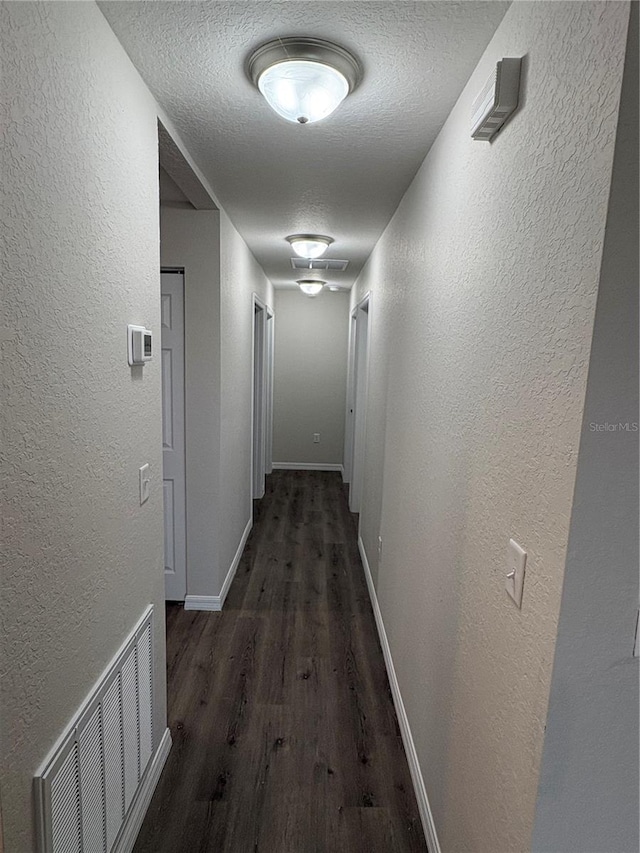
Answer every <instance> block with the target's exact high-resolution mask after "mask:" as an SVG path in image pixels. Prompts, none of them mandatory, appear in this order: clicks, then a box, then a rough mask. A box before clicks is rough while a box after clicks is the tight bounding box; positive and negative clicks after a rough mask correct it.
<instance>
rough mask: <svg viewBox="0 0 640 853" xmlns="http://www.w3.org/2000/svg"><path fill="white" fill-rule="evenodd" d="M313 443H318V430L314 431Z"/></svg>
mask: <svg viewBox="0 0 640 853" xmlns="http://www.w3.org/2000/svg"><path fill="white" fill-rule="evenodd" d="M313 443H314V444H320V433H319V432H314V434H313Z"/></svg>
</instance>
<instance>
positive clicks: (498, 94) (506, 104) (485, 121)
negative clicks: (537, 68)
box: [471, 57, 521, 142]
mask: <svg viewBox="0 0 640 853" xmlns="http://www.w3.org/2000/svg"><path fill="white" fill-rule="evenodd" d="M520 66H521V59H519V58H518V57H505V58H504V59H501V60H500V62H498V64H497V65H496V67H495V70H494V71H493V73H492V74H491V76H490V77H489V79H488V80H487V82H486V83H485V85H484V87H483V88H482V91H481V92H480V94H479V95H478V96H477V98H476V99H475V101H474V102H473V105H472V107H471V136H472V137H473V138H474V139H480V140H484V141H486V142H489V141H490V140H491V139H492V137H493V136H495V135H496V133H497V132H498V131H499V130H500V128H501V127H502V125H503V124H504V123H505V121H506V120H507V119H508V118H509V116H510V115H511V113H513V112H514V110H515V109H516V107H517V106H518V94H519V89H520Z"/></svg>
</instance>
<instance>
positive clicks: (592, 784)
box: [533, 3, 639, 853]
mask: <svg viewBox="0 0 640 853" xmlns="http://www.w3.org/2000/svg"><path fill="white" fill-rule="evenodd" d="M634 11H635V17H634V18H632V19H631V24H630V27H629V44H628V49H627V60H626V64H625V74H624V84H623V90H622V100H621V104H620V118H619V123H618V135H617V138H616V153H615V160H614V166H613V180H612V185H611V196H610V200H609V215H608V218H607V233H606V237H605V244H604V254H603V259H602V272H601V276H600V288H599V291H598V302H597V308H596V321H595V329H594V335H593V343H592V346H591V360H590V364H589V381H588V384H587V397H586V404H585V411H584V419H583V424H582V438H581V441H580V453H579V456H578V476H577V480H576V491H575V499H574V506H573V513H572V517H571V530H570V534H569V548H568V555H567V566H566V569H565V577H564V588H563V592H562V607H561V610H560V622H559V628H558V641H557V644H556V655H555V663H554V668H553V681H552V687H551V698H550V702H549V713H548V716H547V734H546V739H545V749H544V755H543V762H542V770H541V775H540V788H539V792H538V807H537V810H536V823H535V832H534V843H533V849H534V850H536V851H540V853H543V851H549V850H553V851H563V853H565V851H569V853H572V851H580V853H601V851H603V850H606V851H608V853H629V851H635V850H638V847H639V844H638V840H639V839H638V802H639V798H638V767H639V763H638V659H637V658H633V657H632V648H633V640H634V634H635V627H636V615H637V607H638V432H637V429H638V198H639V195H638V6H637V3H636V4H634ZM607 424H608V425H609V427H606V425H607ZM619 424H625V425H626V424H629V427H630V431H627V430H625V429H620V428H619V427H618V425H619ZM634 424H635V430H634Z"/></svg>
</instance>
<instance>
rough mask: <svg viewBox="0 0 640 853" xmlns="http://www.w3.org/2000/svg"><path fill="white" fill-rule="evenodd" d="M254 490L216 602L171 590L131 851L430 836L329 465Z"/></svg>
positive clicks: (409, 846)
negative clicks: (147, 792)
mask: <svg viewBox="0 0 640 853" xmlns="http://www.w3.org/2000/svg"><path fill="white" fill-rule="evenodd" d="M256 506H257V510H256V517H255V523H254V527H253V531H252V534H251V537H250V539H249V541H248V543H247V547H246V549H245V552H244V555H243V557H242V561H241V563H240V566H239V568H238V572H237V574H236V578H235V580H234V582H233V584H232V587H231V590H230V593H229V596H228V598H227V601H226V603H225V606H224V611H223V612H222V613H203V612H193V611H185V610H183V609H182V607H181V606H179V605H169V608H168V614H167V619H168V624H167V668H168V681H169V686H168V693H169V725H170V727H171V734H172V737H173V742H174V745H173V749H172V751H171V754H170V756H169V759H168V761H167V764H166V767H165V770H164V773H163V775H162V778H161V780H160V783H159V785H158V787H157V789H156V793H155V796H154V798H153V801H152V803H151V806H150V808H149V811H148V813H147V817H146V820H145V822H144V825H143V827H142V830H141V832H140V835H139V837H138V841H137V844H136V847H135V853H152V852H153V853H162V851H166V853H180V851H184V853H187V851H189V853H191V851H194V853H195V851H202V853H204V852H205V851H227V853H249V851H256V853H262V851H266V852H267V853H312V851H315V853H339V852H340V851H349V853H358V851H362V853H375V851H385V853H391V851H398V853H400V851H402V853H405V851H406V853H408V851H425V850H426V845H425V842H424V838H423V833H422V827H421V824H420V819H419V817H418V810H417V805H416V801H415V797H414V793H413V787H412V784H411V779H410V776H409V770H408V767H407V763H406V758H405V754H404V750H403V747H402V741H401V738H400V733H399V730H398V724H397V720H396V715H395V711H394V708H393V703H392V699H391V694H390V691H389V684H388V681H387V676H386V672H385V668H384V663H383V659H382V653H381V651H380V646H379V643H378V638H377V633H376V627H375V623H374V619H373V613H372V610H371V605H370V601H369V596H368V592H367V588H366V583H365V578H364V574H363V571H362V566H361V562H360V557H359V554H358V549H357V544H356V526H355V520H354V516H352V515H351V514H350V513H349V510H348V507H347V501H346V497H345V493H344V487H343V486H342V483H341V479H340V475H339V474H338V473H333V472H319V471H314V472H310V471H275V472H274V473H273V474H271V475H270V476H269V477H268V478H267V491H266V495H265V497H264V498H263V499H262V500H261V501H260V502H259V503H257V504H256Z"/></svg>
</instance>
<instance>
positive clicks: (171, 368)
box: [161, 272, 187, 601]
mask: <svg viewBox="0 0 640 853" xmlns="http://www.w3.org/2000/svg"><path fill="white" fill-rule="evenodd" d="M161 292H162V295H161V300H162V302H161V306H162V308H161V328H162V352H161V358H162V467H163V472H162V494H163V498H164V581H165V596H166V598H167V600H168V601H184V599H185V595H186V592H187V553H186V550H187V549H186V540H187V537H186V497H185V494H186V478H185V445H184V274H183V273H182V272H163V273H162V275H161Z"/></svg>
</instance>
